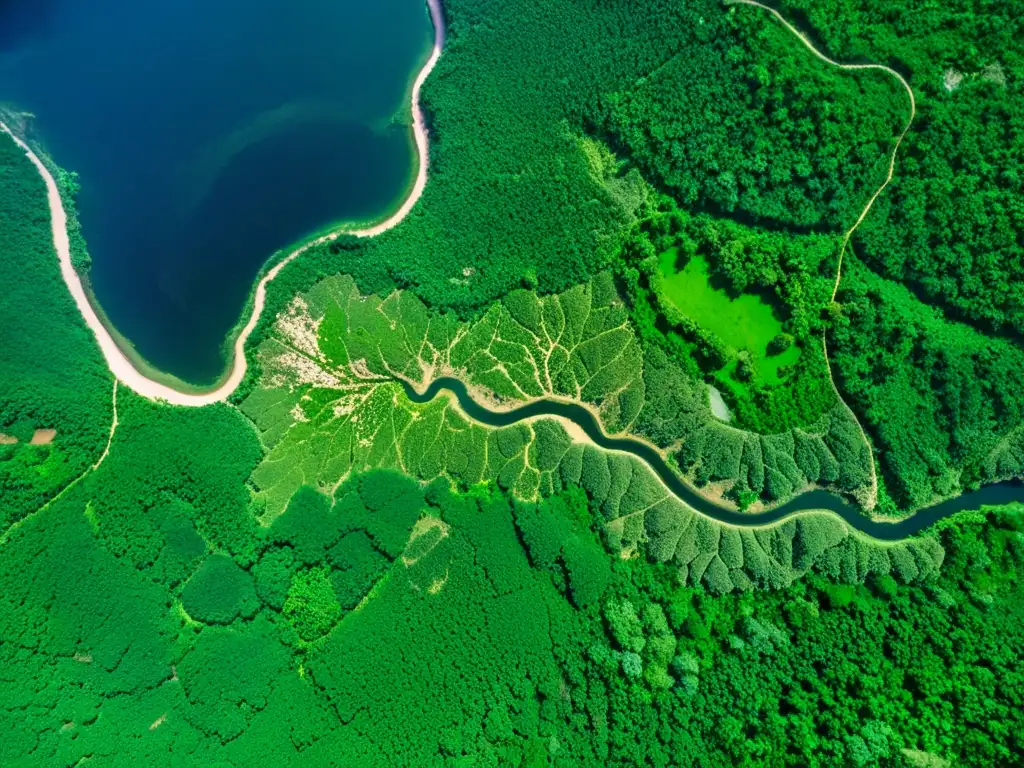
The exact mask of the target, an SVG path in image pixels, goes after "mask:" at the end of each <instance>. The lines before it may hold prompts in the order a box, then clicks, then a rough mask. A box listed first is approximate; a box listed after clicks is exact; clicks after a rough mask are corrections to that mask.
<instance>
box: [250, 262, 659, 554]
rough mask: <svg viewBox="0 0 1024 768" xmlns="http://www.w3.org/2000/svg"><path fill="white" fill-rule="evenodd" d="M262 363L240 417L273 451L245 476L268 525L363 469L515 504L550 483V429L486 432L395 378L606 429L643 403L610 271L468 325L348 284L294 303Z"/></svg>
mask: <svg viewBox="0 0 1024 768" xmlns="http://www.w3.org/2000/svg"><path fill="white" fill-rule="evenodd" d="M259 356H260V361H261V368H262V371H263V376H262V379H261V387H260V388H258V389H255V390H253V392H252V393H251V394H250V395H249V397H248V398H247V399H246V401H245V402H244V403H243V405H242V408H243V410H244V412H245V413H246V414H248V415H249V416H250V417H252V418H253V419H254V420H255V421H256V423H257V425H258V427H259V428H260V430H261V432H262V433H263V438H264V441H265V443H267V444H268V446H269V447H270V448H271V452H270V454H269V455H268V457H267V458H266V460H265V461H264V462H263V463H262V464H261V465H260V467H259V468H258V469H257V470H256V472H255V474H254V475H253V480H254V481H255V483H256V485H257V487H258V488H259V491H260V496H261V498H262V499H263V500H265V503H266V513H265V519H267V520H270V519H273V518H274V517H276V516H277V515H278V514H280V513H281V511H282V510H283V509H284V507H285V505H286V504H287V503H289V500H291V499H292V497H293V494H294V493H295V492H296V490H298V488H299V487H300V486H302V485H307V484H308V485H313V486H314V487H316V488H317V489H318V490H320V491H321V492H323V493H328V494H329V493H330V492H331V491H332V489H333V488H334V487H335V486H336V485H337V484H338V482H339V481H340V480H341V479H343V478H344V477H345V476H346V475H347V474H348V473H349V472H351V471H353V470H356V471H360V470H363V469H368V468H374V467H391V468H394V469H399V470H402V471H403V472H406V473H408V474H410V475H412V476H414V477H417V478H419V479H422V480H432V479H434V478H437V477H448V478H450V479H452V480H454V481H456V482H459V483H461V484H463V485H467V486H468V485H472V484H474V483H477V482H480V481H482V480H496V481H497V482H498V483H499V485H501V486H502V487H503V488H506V489H508V490H511V491H513V492H514V493H515V495H516V496H518V497H520V498H525V499H533V498H536V497H537V495H538V494H546V493H550V492H551V491H553V490H554V489H556V488H557V487H560V485H561V481H560V480H559V478H558V468H559V466H560V463H561V461H562V459H563V457H565V456H566V455H567V453H568V451H569V449H570V447H571V445H572V442H571V440H570V439H569V437H568V436H567V435H566V433H565V431H564V429H563V428H562V427H561V426H559V425H558V424H556V423H555V422H552V421H543V420H542V421H539V422H535V423H533V424H529V425H518V426H514V427H509V428H506V429H502V430H492V429H489V428H485V427H482V426H480V425H477V424H475V423H472V422H470V421H468V420H467V419H466V418H465V417H464V416H463V415H462V414H461V412H459V411H458V410H457V409H456V408H454V407H453V405H452V403H451V402H450V401H449V400H447V399H445V398H438V399H435V400H434V401H432V402H430V403H428V404H426V405H416V404H413V403H411V402H409V401H408V399H407V398H406V397H405V396H404V393H402V392H401V390H400V388H399V387H398V386H397V384H396V383H395V382H394V378H395V377H401V378H403V379H406V380H408V381H411V382H415V383H416V384H417V385H418V386H424V385H425V384H426V383H427V382H429V380H430V379H431V378H433V377H434V376H437V375H442V374H446V373H447V374H454V375H458V376H460V377H461V378H463V379H464V380H465V381H467V383H469V384H471V385H473V386H474V387H477V388H479V391H480V392H481V393H483V395H484V396H485V397H486V398H487V399H489V400H494V401H498V402H500V401H502V400H508V399H512V400H524V399H529V398H535V397H551V396H556V397H558V396H561V397H569V398H572V399H576V400H582V401H584V402H591V403H594V404H595V405H596V406H597V407H598V409H599V413H600V417H601V419H602V421H603V423H604V424H605V426H606V428H607V429H608V430H609V431H620V430H622V429H624V428H626V427H627V426H628V425H629V424H631V423H632V421H633V420H634V419H635V418H636V417H637V415H638V413H639V412H640V409H641V407H642V405H643V392H644V386H643V379H642V375H641V374H642V371H643V363H642V360H641V358H640V352H639V347H638V345H637V341H636V338H635V336H634V335H633V333H632V331H631V330H630V328H629V327H628V317H627V315H626V311H625V308H624V307H623V305H622V303H621V301H620V300H619V298H618V295H617V293H616V292H615V288H614V285H613V283H612V281H611V278H610V276H609V275H603V276H601V277H599V278H597V279H595V280H594V281H592V282H591V283H589V284H587V285H585V286H581V287H579V288H577V289H573V290H571V291H568V292H566V293H564V294H561V295H556V296H549V297H545V298H544V299H542V300H541V299H538V298H537V297H536V295H535V294H533V293H530V292H526V291H519V292H516V293H513V294H511V295H510V296H509V297H507V299H506V300H505V301H504V302H502V303H500V304H497V305H495V307H494V309H492V310H491V311H490V312H488V313H487V314H486V315H485V316H484V317H483V318H482V319H481V320H480V321H478V322H476V323H467V324H460V323H457V322H455V321H454V320H453V319H452V318H450V317H448V316H439V315H437V314H436V313H432V312H428V310H427V309H426V308H425V307H424V306H423V305H422V303H421V302H419V300H417V299H415V297H413V296H412V295H411V294H409V293H393V294H391V295H390V296H389V297H388V298H386V299H380V298H377V297H373V296H370V297H363V296H361V295H360V294H359V292H358V290H357V289H356V288H355V286H354V284H353V282H352V280H351V279H350V278H344V277H343V278H336V279H332V280H327V281H324V282H323V283H320V284H319V285H317V286H316V288H314V289H313V290H312V291H310V292H309V293H308V294H307V295H305V296H304V297H302V298H300V299H298V300H296V301H295V302H294V303H293V304H292V306H291V308H290V309H289V311H288V312H287V313H286V314H285V315H283V316H282V317H281V318H280V319H279V320H278V323H277V325H276V326H275V329H274V335H273V336H272V337H271V338H268V339H267V340H265V341H264V342H263V344H262V345H261V346H260V351H259ZM291 503H292V504H294V503H296V502H295V501H294V500H293V501H291ZM288 514H289V515H290V514H291V512H290V511H289V513H288ZM288 525H292V523H289V524H288ZM311 525H312V527H313V528H315V527H316V525H317V524H316V522H315V521H313V522H312V523H311ZM275 530H276V529H275ZM300 549H301V548H300ZM299 557H302V554H301V552H300V553H299Z"/></svg>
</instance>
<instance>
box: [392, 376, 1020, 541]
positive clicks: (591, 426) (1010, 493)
mask: <svg viewBox="0 0 1024 768" xmlns="http://www.w3.org/2000/svg"><path fill="white" fill-rule="evenodd" d="M400 383H401V385H402V387H403V388H404V389H405V394H406V395H407V396H408V398H409V399H410V400H412V401H413V402H415V403H427V402H430V401H431V400H433V399H434V398H435V397H437V395H438V394H439V393H440V392H441V390H447V391H449V392H451V393H452V394H453V395H455V397H456V399H457V400H458V401H459V407H460V408H462V410H463V411H464V412H465V413H466V415H467V416H469V417H470V418H472V419H473V420H475V421H478V422H480V423H481V424H486V425H487V426H489V427H509V426H512V425H513V424H517V423H519V422H522V421H525V420H527V419H532V418H536V417H538V416H555V417H560V418H563V419H568V420H569V421H571V422H573V423H574V424H576V425H577V426H579V427H580V428H581V429H582V430H583V431H584V432H585V433H586V435H587V437H588V438H590V439H591V440H592V441H593V442H594V444H595V445H597V446H599V447H600V448H604V449H606V450H609V451H620V452H622V453H628V454H631V455H633V456H635V457H636V458H638V459H640V460H641V461H643V462H644V463H645V464H646V465H647V466H648V467H650V469H651V471H652V472H654V473H655V474H656V475H657V476H658V477H659V478H660V479H661V481H662V482H663V483H664V484H665V486H666V487H667V488H668V489H669V490H670V491H671V492H672V493H673V494H675V495H676V496H677V497H678V498H679V499H680V500H682V501H684V502H685V503H686V504H689V505H690V506H691V507H693V508H694V509H695V510H697V511H698V512H700V513H701V514H703V515H705V516H707V517H710V518H711V519H713V520H717V521H718V522H720V523H726V524H727V525H735V526H743V527H748V528H753V527H760V526H765V525H772V524H774V523H778V522H780V521H782V520H785V519H786V518H788V517H792V516H794V515H798V514H801V513H804V512H812V511H824V512H832V513H833V514H835V515H838V516H839V517H841V518H842V519H843V520H844V521H845V522H846V523H847V525H849V526H850V527H851V528H854V529H856V530H858V531H860V532H861V533H863V534H866V535H867V536H871V537H872V538H875V539H880V540H882V541H899V540H900V539H905V538H907V537H908V536H913V535H914V534H916V533H920V532H921V531H923V530H924V529H925V528H927V527H928V526H930V525H932V524H934V523H936V522H938V521H939V520H942V519H943V518H946V517H950V516H951V515H954V514H956V513H957V512H963V511H965V510H969V509H977V508H979V507H981V506H983V505H987V504H1007V503H1010V502H1024V484H1022V483H1020V482H1017V481H1010V482H1004V483H995V484H992V485H988V486H985V487H984V488H982V489H980V490H977V491H972V492H970V493H965V494H963V495H961V496H958V497H956V498H954V499H950V500H948V501H944V502H941V503H939V504H934V505H932V506H930V507H925V508H923V509H920V510H918V511H917V512H915V513H914V514H912V515H910V516H909V517H905V518H903V519H902V520H899V521H895V522H887V521H883V520H872V519H870V518H868V517H866V516H865V515H864V513H863V512H861V510H859V509H858V508H857V507H855V506H853V505H852V504H848V503H847V502H846V501H844V500H843V499H842V498H841V497H840V496H837V495H836V494H834V493H831V492H829V491H823V490H814V491H807V492H805V493H801V494H800V495H798V496H794V497H793V498H792V499H790V500H789V501H787V502H786V503H785V504H782V505H780V506H778V507H775V508H773V509H770V510H768V511H766V512H758V513H749V512H737V511H736V510H733V509H728V508H726V507H723V506H721V505H719V504H716V503H715V502H713V501H711V500H709V499H707V498H705V497H704V496H702V495H701V494H700V493H699V492H698V491H696V490H694V489H693V488H692V487H691V486H689V485H687V484H686V483H685V482H683V480H682V479H681V478H680V477H679V475H678V474H676V473H675V472H674V471H673V470H672V469H671V468H670V467H669V466H668V464H667V463H666V462H665V459H664V458H663V457H662V455H661V454H660V453H659V452H658V451H657V450H656V449H655V448H653V447H652V446H651V445H650V444H648V443H645V442H642V441H640V440H636V439H634V438H630V437H609V436H608V435H606V434H605V432H604V430H603V429H602V428H601V425H600V424H599V423H598V421H597V418H596V417H595V416H594V414H593V413H592V412H591V411H589V410H587V409H586V408H584V407H583V406H581V405H578V404H576V403H570V402H566V401H562V400H544V399H542V400H534V401H533V402H531V403H528V404H527V405H524V406H521V407H519V408H514V409H512V410H508V411H492V410H491V409H489V408H486V407H484V406H482V405H480V403H478V402H477V401H476V400H474V399H473V398H472V397H471V396H470V394H469V391H468V390H467V389H466V385H465V384H463V383H462V381H460V380H459V379H455V378H452V377H450V376H444V377H441V378H437V379H434V381H433V382H431V384H430V386H429V387H427V389H426V390H425V391H424V392H422V393H421V392H417V391H416V390H415V389H414V388H413V387H412V385H411V384H409V383H408V382H406V381H401V382H400Z"/></svg>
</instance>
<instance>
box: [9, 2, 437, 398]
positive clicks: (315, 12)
mask: <svg viewBox="0 0 1024 768" xmlns="http://www.w3.org/2000/svg"><path fill="white" fill-rule="evenodd" d="M432 39H433V31H432V27H431V24H430V18H429V15H428V13H427V9H426V6H425V4H424V3H423V0H373V2H365V0H300V1H299V2H295V1H294V0H245V2H243V1H242V0H147V1H145V2H138V1H137V0H0V102H6V103H10V104H12V105H14V106H15V107H17V108H19V109H23V110H26V111H29V112H32V113H34V114H35V116H36V119H35V121H34V122H33V124H32V125H33V131H34V137H35V138H38V139H40V140H41V141H42V143H43V145H44V147H45V148H46V150H47V151H48V152H49V154H50V155H51V156H52V157H53V159H54V160H55V161H56V162H57V163H58V164H59V165H61V166H62V167H63V168H66V169H68V170H73V171H77V172H78V173H79V175H80V182H81V186H82V191H81V194H80V196H79V198H78V209H79V214H80V218H81V223H82V230H83V233H84V235H85V238H86V241H87V243H88V247H89V252H90V255H91V256H92V259H93V267H92V273H91V280H92V284H93V288H94V290H95V293H96V296H97V298H98V299H99V301H100V304H101V305H102V306H103V308H104V310H105V311H106V313H107V315H108V316H109V317H110V319H111V320H112V321H113V323H114V325H115V326H116V327H117V329H118V331H120V332H121V333H122V334H124V335H125V336H126V337H128V338H129V339H130V340H131V341H132V342H133V343H134V344H135V346H136V348H137V349H138V351H139V352H140V353H141V354H142V355H143V356H144V357H145V358H146V359H147V360H148V361H149V362H151V363H152V364H154V365H155V366H156V367H158V368H160V369H161V370H165V371H168V372H169V373H173V374H176V375H178V376H180V377H182V378H185V379H187V380H189V381H192V382H194V383H202V382H208V381H211V380H212V379H214V378H215V377H216V376H217V375H218V374H219V373H220V372H221V370H222V368H223V365H224V362H223V359H222V352H221V348H222V345H223V341H224V337H225V334H226V333H227V332H228V331H229V330H230V328H231V326H232V325H234V323H235V322H236V321H237V319H238V317H239V314H240V312H241V309H242V305H243V303H244V301H245V298H246V296H247V294H248V292H249V290H250V288H251V286H252V283H253V280H254V278H255V276H256V273H257V272H258V270H259V268H260V266H261V265H262V264H263V263H264V261H265V260H266V259H267V258H268V257H269V256H270V255H271V254H272V253H273V252H274V251H275V250H276V249H278V248H283V247H285V246H287V245H289V244H291V243H293V242H294V241H296V240H298V239H300V238H302V237H303V236H305V235H307V234H310V233H312V232H314V231H316V230H318V229H321V228H323V227H325V226H327V225H330V224H332V223H335V222H338V221H340V220H345V219H365V218H375V217H378V216H380V215H381V214H383V213H386V212H388V210H389V209H390V208H391V207H392V206H394V205H395V204H396V203H397V202H398V201H399V199H400V198H401V197H402V195H403V194H404V192H405V190H406V187H407V185H408V183H409V181H410V179H411V176H412V174H413V172H414V170H415V154H414V150H413V147H412V142H411V139H410V136H409V129H408V127H407V123H408V121H409V119H410V118H409V107H408V103H407V94H408V92H409V89H410V87H411V82H412V78H413V77H414V76H415V71H416V70H417V69H418V68H419V66H420V65H421V64H422V62H423V61H424V60H425V59H426V56H427V55H428V53H429V48H430V44H431V42H432Z"/></svg>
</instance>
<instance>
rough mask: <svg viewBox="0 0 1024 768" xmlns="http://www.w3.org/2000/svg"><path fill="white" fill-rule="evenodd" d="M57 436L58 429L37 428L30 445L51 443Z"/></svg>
mask: <svg viewBox="0 0 1024 768" xmlns="http://www.w3.org/2000/svg"><path fill="white" fill-rule="evenodd" d="M55 437H57V430H56V429H37V430H36V431H35V434H33V435H32V439H31V440H29V443H28V444H29V445H49V444H50V443H52V442H53V439H54V438H55Z"/></svg>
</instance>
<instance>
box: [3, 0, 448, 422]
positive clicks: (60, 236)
mask: <svg viewBox="0 0 1024 768" xmlns="http://www.w3.org/2000/svg"><path fill="white" fill-rule="evenodd" d="M426 3H427V6H428V8H429V9H430V17H431V20H432V22H433V25H434V47H433V49H432V51H431V54H430V58H428V59H427V62H426V64H424V65H423V69H421V70H420V72H419V74H418V75H417V76H416V80H415V81H414V82H413V87H412V118H413V137H414V138H415V141H416V153H417V156H418V163H419V169H418V171H417V173H416V180H415V182H414V183H413V186H412V189H411V190H410V192H409V196H408V197H407V198H406V199H405V202H403V203H402V205H401V207H399V209H398V210H397V211H395V213H394V214H392V215H391V216H390V217H388V218H387V219H386V220H384V221H382V222H380V223H379V224H375V225H374V226H371V227H368V228H366V229H357V230H352V229H347V228H342V229H339V230H337V231H335V232H331V233H330V234H327V235H324V236H323V237H321V238H319V239H317V240H313V241H312V242H309V243H306V244H305V245H303V246H301V247H300V248H297V249H296V250H294V251H292V252H291V253H290V254H288V255H287V256H286V257H285V258H284V259H283V260H282V261H280V262H279V263H278V264H276V265H275V266H274V268H273V269H271V270H270V271H269V272H267V274H266V275H264V276H263V278H262V279H261V280H260V281H259V283H257V285H256V290H255V295H254V299H253V307H252V312H251V314H250V316H249V320H248V322H247V323H246V324H245V326H244V327H243V328H242V330H241V332H239V334H238V336H237V337H236V338H235V341H234V344H233V347H232V357H231V361H230V366H229V370H228V375H227V376H226V377H225V379H224V381H223V382H222V383H221V384H219V385H218V386H217V387H216V389H213V390H210V391H209V392H198V393H197V392H184V391H181V390H178V389H175V388H174V387H171V386H168V385H167V384H164V383H162V382H159V381H155V380H153V379H151V378H149V377H148V376H146V374H145V373H143V372H142V371H140V370H138V368H136V366H135V364H134V363H133V362H132V361H131V360H130V359H129V358H128V356H127V355H126V354H125V353H124V352H123V351H122V349H121V348H120V347H119V346H118V344H117V342H116V341H114V338H113V336H112V335H111V334H110V331H108V330H107V328H106V326H104V325H103V322H102V321H101V320H100V318H99V315H98V314H97V312H96V310H95V309H94V308H93V306H92V304H91V303H90V302H89V298H88V296H87V294H86V292H85V288H84V287H83V285H82V279H81V277H80V276H79V275H78V272H76V271H75V268H74V266H73V265H72V263H71V243H70V240H69V237H68V217H67V212H66V211H65V210H64V203H63V200H62V199H61V196H60V189H59V187H58V186H57V182H56V181H55V180H54V178H53V174H51V173H50V170H49V169H48V168H47V167H46V165H45V164H44V163H43V162H42V160H40V159H39V157H38V156H37V155H36V154H35V153H34V152H33V151H32V150H31V149H30V148H29V146H28V145H27V144H26V143H25V142H24V141H22V140H21V139H20V138H18V137H17V136H15V135H14V133H13V132H12V131H11V130H10V128H8V127H7V125H6V124H4V123H3V122H2V121H0V131H2V132H3V133H6V134H7V135H9V136H10V137H11V138H12V139H13V140H14V142H15V143H16V144H17V145H18V146H19V147H21V149H22V150H23V151H24V152H25V155H26V156H27V157H28V159H29V160H30V161H32V164H33V165H35V167H36V170H37V171H38V172H39V175H40V176H41V177H42V178H43V181H44V182H45V183H46V191H47V200H48V202H49V205H50V220H51V226H52V229H53V246H54V250H56V252H57V259H58V261H59V262H60V271H61V277H63V278H64V283H65V284H66V285H67V287H68V291H69V292H70V293H71V296H72V298H73V299H74V301H75V305H76V306H77V307H78V310H79V312H80V313H81V315H82V318H83V319H84V320H85V323H86V325H87V326H88V327H89V330H91V331H92V333H93V336H95V337H96V342H97V343H98V344H99V347H100V350H101V351H102V353H103V357H104V358H105V359H106V362H107V367H108V368H109V369H110V372H111V373H112V374H114V377H115V378H116V379H118V380H119V381H120V382H121V383H122V384H124V385H125V386H126V387H128V389H130V390H132V391H133V392H136V393H137V394H139V395H142V396H143V397H146V398H148V399H150V400H164V401H166V402H168V403H171V404H172V405H182V406H193V407H195V406H204V405H211V404H213V403H219V402H223V401H224V400H227V398H228V397H230V395H231V394H232V393H233V392H234V391H235V390H236V389H237V388H238V385H239V384H241V383H242V380H243V379H244V378H245V373H246V370H247V368H248V364H247V361H246V359H245V344H246V341H248V339H249V336H250V335H252V332H253V331H254V330H255V329H256V326H257V324H258V323H259V321H260V316H261V315H262V314H263V309H264V307H265V306H266V300H267V285H268V284H269V283H270V282H271V281H272V280H273V279H274V278H276V277H277V276H278V275H279V274H280V273H281V270H283V269H284V268H285V267H286V266H288V265H289V264H290V263H291V262H293V261H295V259H297V258H298V257H299V256H301V255H302V254H304V253H305V252H306V251H308V250H309V249H310V248H314V247H316V246H318V245H323V244H324V243H328V242H331V241H332V240H336V239H337V238H338V237H340V236H341V235H343V234H344V235H351V236H354V237H376V236H377V235H379V234H381V233H383V232H387V231H388V230H390V229H393V228H394V227H396V226H397V225H398V224H399V223H401V222H402V221H403V220H404V219H405V218H406V217H407V216H408V215H409V213H410V211H412V209H413V208H414V207H415V206H416V203H418V202H419V200H420V198H421V197H422V196H423V190H424V189H425V188H426V186H427V168H428V164H429V154H430V152H429V149H430V139H429V135H428V131H427V124H426V118H425V115H424V114H423V109H422V107H421V106H420V91H421V90H422V88H423V83H425V82H426V80H427V78H428V77H429V76H430V73H431V72H433V70H434V67H435V66H436V65H437V62H438V59H440V58H441V51H442V49H443V48H444V41H445V26H444V11H443V10H442V7H441V0H426Z"/></svg>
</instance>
